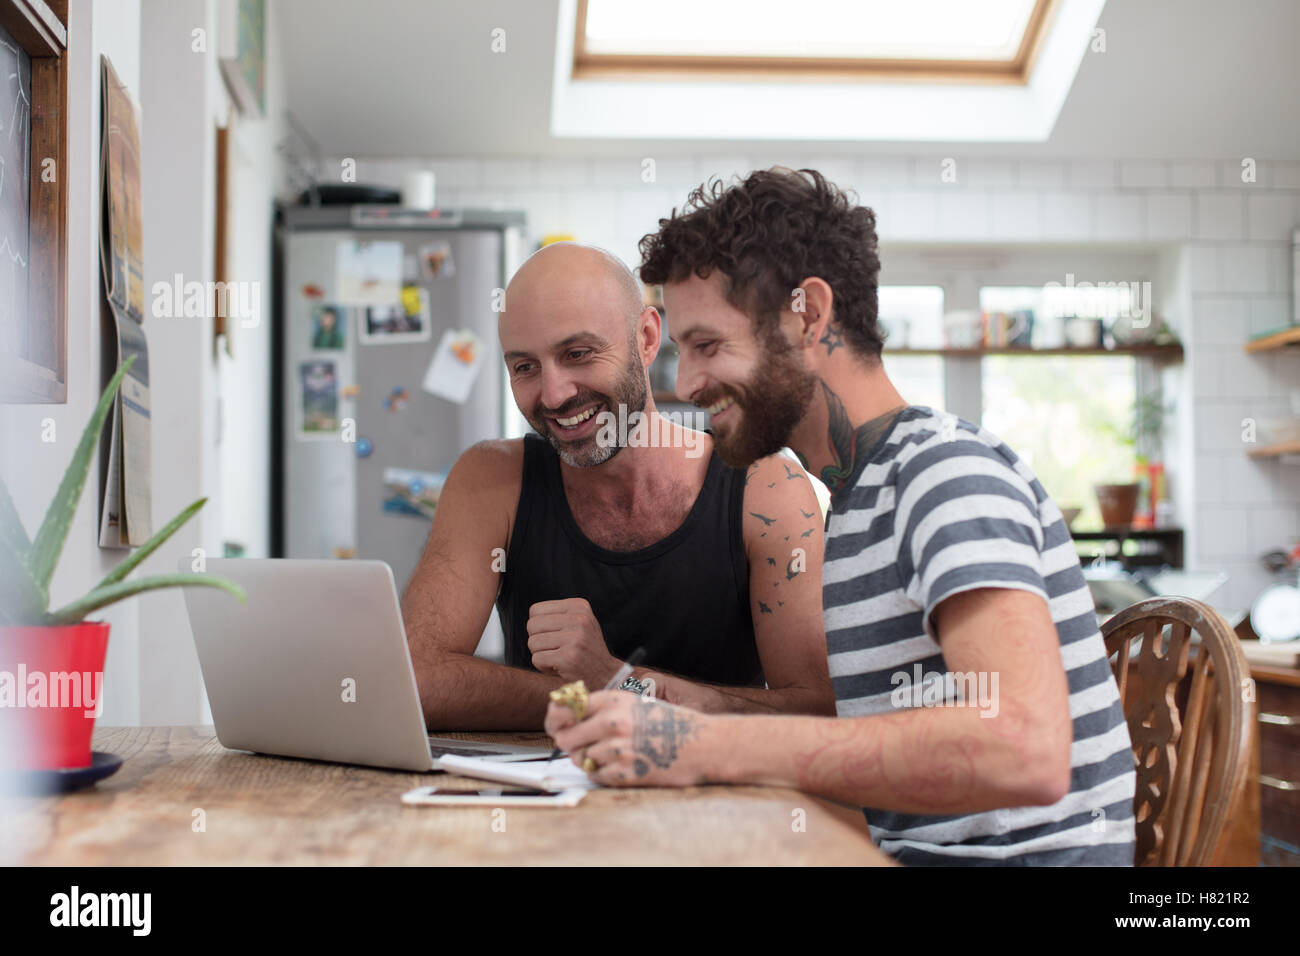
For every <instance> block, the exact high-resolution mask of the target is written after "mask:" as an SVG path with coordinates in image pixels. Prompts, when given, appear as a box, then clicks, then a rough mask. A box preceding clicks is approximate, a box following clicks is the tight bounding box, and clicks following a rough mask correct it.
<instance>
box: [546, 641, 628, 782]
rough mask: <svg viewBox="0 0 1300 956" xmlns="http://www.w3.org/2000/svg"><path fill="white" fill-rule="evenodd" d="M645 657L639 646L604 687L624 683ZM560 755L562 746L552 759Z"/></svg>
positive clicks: (553, 753) (552, 754) (552, 755)
mask: <svg viewBox="0 0 1300 956" xmlns="http://www.w3.org/2000/svg"><path fill="white" fill-rule="evenodd" d="M644 659H645V648H644V647H638V648H637V649H636V650H634V651H633V652H632V653H631V654H630V655H628V659H627V661H626V662H625V663H624V664H623V666H622V667H620V668H619V669H618V671H617V672H615V674H614V676H613V677H611V678H610V679H609V683H608V684H606V685H605V687H604V689H605V690H613V689H614V688H615V687H617V686H618V685H619V684H621V683H623V681H625V680H627V679H628V676H629V675H630V674H631V673H632V671H633V670H635V669H636V665H638V664H640V663H641V661H642V660H644ZM559 755H560V748H559V747H556V748H555V749H554V750H553V751H551V756H550V760H554V759H555V758H556V757H558V756H559ZM550 760H548V761H547V762H548V763H549V762H550Z"/></svg>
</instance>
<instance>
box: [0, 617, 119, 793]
mask: <svg viewBox="0 0 1300 956" xmlns="http://www.w3.org/2000/svg"><path fill="white" fill-rule="evenodd" d="M108 627H109V626H108V625H107V624H104V623H85V622H83V623H81V624H73V625H70V626H67V627H0V769H7V770H15V769H16V770H60V769H64V768H70V767H89V766H90V736H91V734H92V733H93V732H94V729H95V718H96V717H97V716H98V715H99V714H98V712H99V711H100V710H101V709H102V694H103V687H104V654H105V652H106V651H107V650H108Z"/></svg>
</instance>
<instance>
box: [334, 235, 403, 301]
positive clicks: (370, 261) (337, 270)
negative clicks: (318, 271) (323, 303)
mask: <svg viewBox="0 0 1300 956" xmlns="http://www.w3.org/2000/svg"><path fill="white" fill-rule="evenodd" d="M334 288H335V289H336V290H337V291H336V293H335V296H336V300H337V301H338V302H341V303H343V304H345V305H379V306H384V305H389V304H390V303H393V302H396V301H398V299H399V298H400V297H401V289H402V244H401V243H400V242H389V241H376V242H362V241H360V240H356V239H350V240H347V241H344V242H340V243H339V244H338V249H337V252H336V254H335V264H334Z"/></svg>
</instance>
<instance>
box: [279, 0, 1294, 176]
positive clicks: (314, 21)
mask: <svg viewBox="0 0 1300 956" xmlns="http://www.w3.org/2000/svg"><path fill="white" fill-rule="evenodd" d="M270 6H271V7H272V8H273V11H274V15H275V16H277V17H278V19H279V27H280V29H279V31H278V32H279V36H280V37H281V38H282V39H283V43H284V49H282V50H278V51H276V50H272V51H269V52H268V56H275V55H277V54H278V55H281V56H283V57H284V62H283V67H284V71H285V87H286V96H287V100H288V106H289V108H290V109H291V110H292V111H293V113H294V114H295V116H296V117H297V118H298V119H299V121H300V122H301V123H302V124H303V125H304V126H305V127H306V129H307V130H308V131H309V132H310V134H311V135H312V136H313V137H314V138H315V139H316V140H317V141H318V142H319V144H320V146H321V148H322V150H323V151H324V152H325V153H326V154H327V155H332V156H365V157H383V156H388V157H405V156H466V155H473V156H485V155H497V156H519V155H538V154H543V155H556V156H561V155H571V156H586V155H592V154H597V153H602V154H612V153H618V154H626V153H629V152H640V151H644V150H645V149H647V148H650V147H652V146H653V148H654V149H656V151H657V152H658V153H659V154H660V155H663V154H667V153H673V152H700V151H709V152H716V151H718V149H719V145H720V144H719V143H718V141H716V140H714V141H708V142H700V141H687V140H679V141H674V142H664V141H655V142H653V143H651V142H649V141H643V142H637V141H634V140H626V139H624V140H618V141H604V140H578V139H557V138H555V137H553V136H551V134H550V120H551V78H552V72H553V69H554V65H555V64H554V58H555V39H556V26H557V23H556V21H557V17H558V7H559V0H473V2H464V0H364V2H357V0H272V2H271V4H270ZM645 8H646V10H647V11H648V13H649V15H651V16H652V15H653V10H654V5H653V4H652V3H651V4H647V5H646V7H645ZM1098 25H1099V26H1100V27H1101V28H1103V29H1104V30H1105V31H1106V47H1107V49H1106V52H1105V53H1091V52H1090V53H1088V54H1086V55H1085V56H1084V60H1083V63H1082V65H1081V66H1080V67H1079V73H1078V77H1077V78H1076V80H1075V82H1074V86H1073V88H1072V89H1071V90H1070V92H1069V94H1068V96H1067V97H1066V101H1065V105H1064V107H1063V108H1062V110H1061V115H1060V118H1059V120H1058V121H1057V124H1056V127H1055V129H1054V130H1053V131H1052V134H1051V136H1050V137H1049V138H1048V140H1047V141H1046V142H1044V143H1032V144H1030V143H1027V144H1007V143H993V144H988V143H980V144H954V145H960V146H961V149H962V151H963V152H965V153H986V154H988V153H992V154H999V155H1009V154H1013V153H1014V154H1017V155H1039V156H1087V157H1108V158H1109V157H1114V158H1210V157H1214V158H1235V157H1240V156H1252V157H1255V158H1257V159H1274V160H1282V159H1300V50H1298V49H1297V45H1298V43H1300V2H1298V0H1235V2H1227V0H1108V2H1107V4H1106V6H1105V9H1103V11H1102V14H1101V17H1100V20H1099V21H1098ZM497 28H501V29H503V30H504V31H505V34H504V37H505V46H506V48H505V51H504V52H501V53H494V52H493V51H492V37H493V33H492V31H493V30H494V29H497ZM628 108H629V109H630V110H634V109H635V108H636V104H635V103H629V104H628ZM701 108H707V104H701ZM743 145H744V146H745V147H746V148H749V147H773V148H776V149H782V150H788V149H789V148H790V143H789V142H785V143H764V142H761V141H749V142H746V143H744V144H743ZM943 145H944V144H941V143H935V142H928V143H902V142H892V143H871V144H870V146H869V147H866V148H868V149H869V150H870V152H872V153H877V154H890V153H916V152H925V153H930V152H934V151H935V150H936V149H939V148H942V146H943ZM808 147H809V149H812V148H816V149H817V150H818V152H819V153H822V154H834V153H842V152H854V153H859V154H860V153H862V152H863V151H864V147H863V146H861V145H856V146H855V145H853V144H848V143H843V142H840V143H809V144H808Z"/></svg>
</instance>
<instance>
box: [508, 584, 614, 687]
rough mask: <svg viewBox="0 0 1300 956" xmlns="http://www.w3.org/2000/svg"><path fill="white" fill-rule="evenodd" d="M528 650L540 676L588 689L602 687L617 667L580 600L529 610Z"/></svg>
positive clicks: (549, 603)
mask: <svg viewBox="0 0 1300 956" xmlns="http://www.w3.org/2000/svg"><path fill="white" fill-rule="evenodd" d="M528 650H529V652H530V653H531V654H532V655H533V666H534V667H536V668H537V669H538V670H539V671H541V672H542V673H543V674H554V675H555V676H556V677H559V678H561V679H562V680H565V681H575V680H582V681H585V682H586V684H587V686H588V687H589V688H590V689H591V690H599V689H600V688H602V687H604V686H605V684H606V683H608V682H609V679H610V678H611V677H613V676H614V675H615V674H616V673H617V672H618V669H619V666H620V664H619V661H618V660H617V659H616V658H615V657H614V656H613V655H612V654H610V652H609V648H608V647H607V646H605V635H604V633H602V631H601V629H600V624H599V623H598V622H597V621H596V615H595V614H593V613H592V610H591V605H590V604H588V603H587V602H586V600H584V599H583V598H568V599H566V600H563V601H540V602H538V603H537V604H534V605H533V606H532V607H531V608H529V609H528Z"/></svg>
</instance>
